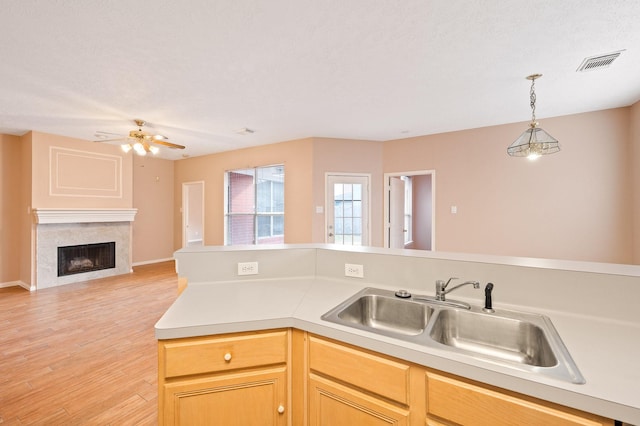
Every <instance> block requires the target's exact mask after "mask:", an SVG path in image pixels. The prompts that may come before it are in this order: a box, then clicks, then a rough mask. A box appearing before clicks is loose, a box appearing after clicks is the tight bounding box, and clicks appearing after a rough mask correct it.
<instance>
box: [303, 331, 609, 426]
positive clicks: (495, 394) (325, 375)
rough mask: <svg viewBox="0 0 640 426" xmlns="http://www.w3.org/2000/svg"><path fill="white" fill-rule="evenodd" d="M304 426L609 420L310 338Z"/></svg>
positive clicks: (594, 425)
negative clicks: (307, 419)
mask: <svg viewBox="0 0 640 426" xmlns="http://www.w3.org/2000/svg"><path fill="white" fill-rule="evenodd" d="M307 345H308V353H309V355H308V359H309V368H308V370H309V376H308V377H309V413H310V414H309V418H310V421H309V425H310V426H316V425H322V426H325V425H327V426H328V425H342V424H344V425H351V424H357V425H366V426H368V425H372V426H374V425H375V426H377V425H412V426H413V425H425V424H427V425H429V426H444V425H451V426H453V425H474V426H475V425H478V426H482V425H491V426H501V425H505V426H506V425H554V426H556V425H557V426H577V425H582V426H587V425H588V426H604V425H608V426H613V425H614V421H613V420H610V419H606V418H603V417H600V416H596V415H593V414H590V413H586V412H583V411H578V410H574V409H571V408H568V407H564V406H561V405H557V404H553V403H550V402H546V401H542V400H538V399H535V398H531V397H527V396H525V395H521V394H517V393H515V392H510V391H506V390H504V389H499V388H496V387H492V386H489V385H485V384H482V383H478V382H474V381H471V380H466V379H463V378H458V377H454V376H451V375H447V374H443V373H440V372H437V371H434V370H431V369H429V368H426V367H422V366H418V365H413V364H411V363H407V362H404V361H401V360H396V359H394V358H391V357H387V356H384V355H379V354H376V353H374V352H371V351H368V350H363V349H359V348H357V347H354V346H351V345H346V344H342V343H340V342H337V341H332V340H329V339H325V338H321V337H316V336H313V335H309V336H308V339H307Z"/></svg>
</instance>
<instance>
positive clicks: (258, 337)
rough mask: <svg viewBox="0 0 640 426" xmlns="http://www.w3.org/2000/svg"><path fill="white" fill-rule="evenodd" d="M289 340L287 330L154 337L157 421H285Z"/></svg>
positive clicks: (234, 425) (246, 425) (239, 424)
mask: <svg viewBox="0 0 640 426" xmlns="http://www.w3.org/2000/svg"><path fill="white" fill-rule="evenodd" d="M288 341H289V331H288V330H276V331H269V332H256V333H238V334H229V335H222V336H214V337H195V338H186V339H175V340H164V341H159V343H158V376H159V378H158V385H159V386H158V389H159V394H158V403H159V412H158V420H159V424H161V425H221V424H224V425H225V426H226V425H229V426H251V425H256V426H258V425H259V426H264V425H274V426H285V425H287V424H288V416H289V413H288V408H287V405H288V402H287V395H288V384H287V383H288V381H287V363H288Z"/></svg>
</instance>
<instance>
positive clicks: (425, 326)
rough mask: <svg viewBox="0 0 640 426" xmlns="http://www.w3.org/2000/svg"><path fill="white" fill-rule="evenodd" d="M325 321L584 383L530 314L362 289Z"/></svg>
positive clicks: (554, 337) (547, 328)
mask: <svg viewBox="0 0 640 426" xmlns="http://www.w3.org/2000/svg"><path fill="white" fill-rule="evenodd" d="M322 319H323V320H325V321H330V322H333V323H336V324H341V325H344V326H348V327H353V328H357V329H360V330H365V331H368V332H372V333H376V334H381V335H384V336H389V337H393V338H396V339H400V340H404V341H407V342H412V343H416V344H419V345H423V346H428V347H432V348H440V349H444V350H446V351H451V352H455V353H458V354H463V355H467V356H470V357H473V358H475V359H479V360H482V361H488V362H491V363H494V364H498V365H502V366H506V367H510V368H514V369H517V370H521V371H527V372H531V373H535V374H540V375H545V376H547V377H552V378H555V379H559V380H564V381H569V382H572V383H577V384H582V383H585V380H584V378H583V377H582V375H581V374H580V371H579V370H578V368H577V366H576V365H575V363H574V362H573V360H572V359H571V356H570V354H569V352H568V351H567V348H566V347H565V345H564V343H563V342H562V340H561V339H560V336H559V335H558V332H557V331H556V329H555V327H554V326H553V324H552V323H551V320H550V319H549V318H548V317H546V316H544V315H539V314H534V313H528V312H519V311H509V310H503V309H496V310H493V311H492V312H484V311H483V310H482V309H481V308H479V307H475V306H471V307H470V309H464V308H459V307H455V306H454V305H451V306H449V305H448V304H447V303H446V302H440V301H431V300H429V299H428V298H424V297H420V298H419V300H418V298H415V299H414V298H413V297H409V298H400V297H397V296H396V295H395V293H394V292H393V291H389V290H384V289H377V288H365V289H363V290H361V291H360V292H358V293H356V294H355V295H353V296H352V297H350V298H349V299H347V300H345V301H344V302H342V303H341V304H340V305H338V306H336V307H335V308H333V309H332V310H330V311H329V312H327V313H326V314H324V315H323V316H322Z"/></svg>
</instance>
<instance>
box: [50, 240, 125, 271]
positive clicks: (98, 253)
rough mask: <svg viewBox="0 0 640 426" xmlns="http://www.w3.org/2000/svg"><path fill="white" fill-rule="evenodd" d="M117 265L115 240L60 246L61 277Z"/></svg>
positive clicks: (59, 264) (59, 265) (59, 263)
mask: <svg viewBox="0 0 640 426" xmlns="http://www.w3.org/2000/svg"><path fill="white" fill-rule="evenodd" d="M115 267H116V243H115V241H111V242H107V243H95V244H80V245H75V246H65V247H58V276H59V277H64V276H66V275H72V274H81V273H83V272H91V271H99V270H101V269H110V268H115Z"/></svg>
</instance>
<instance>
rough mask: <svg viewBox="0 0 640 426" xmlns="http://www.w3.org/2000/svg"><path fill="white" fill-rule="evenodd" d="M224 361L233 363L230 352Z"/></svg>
mask: <svg viewBox="0 0 640 426" xmlns="http://www.w3.org/2000/svg"><path fill="white" fill-rule="evenodd" d="M224 360H225V361H227V362H229V361H231V354H230V353H229V352H227V353H226V354H224Z"/></svg>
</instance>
